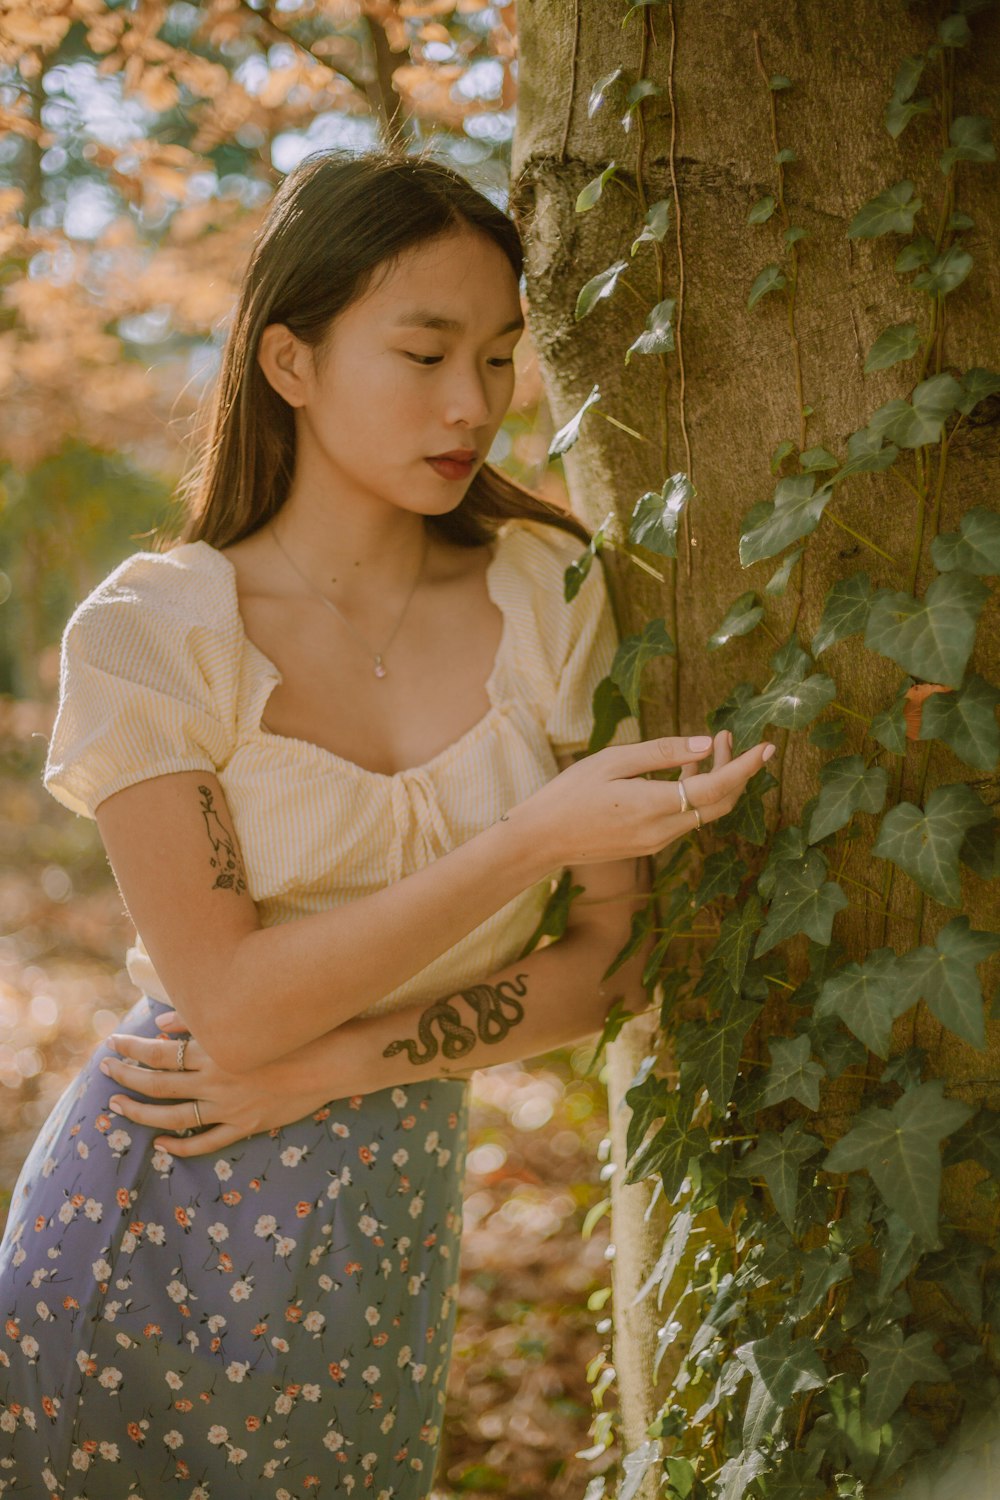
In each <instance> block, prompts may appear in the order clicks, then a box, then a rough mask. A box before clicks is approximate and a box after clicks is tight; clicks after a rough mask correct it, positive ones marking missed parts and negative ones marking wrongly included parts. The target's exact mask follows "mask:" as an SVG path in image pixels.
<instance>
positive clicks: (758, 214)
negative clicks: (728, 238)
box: [747, 193, 775, 224]
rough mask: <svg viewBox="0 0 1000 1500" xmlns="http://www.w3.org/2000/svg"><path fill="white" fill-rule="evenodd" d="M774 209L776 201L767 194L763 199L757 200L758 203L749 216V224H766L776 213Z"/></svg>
mask: <svg viewBox="0 0 1000 1500" xmlns="http://www.w3.org/2000/svg"><path fill="white" fill-rule="evenodd" d="M774 208H775V204H774V199H773V197H772V196H771V194H770V193H767V194H766V195H765V196H764V197H763V198H758V199H757V202H756V203H755V204H754V206H753V208H751V210H750V212H749V213H748V214H747V223H748V224H766V223H767V221H768V219H769V218H770V217H771V215H772V214H773V213H774Z"/></svg>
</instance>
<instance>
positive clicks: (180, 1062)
mask: <svg viewBox="0 0 1000 1500" xmlns="http://www.w3.org/2000/svg"><path fill="white" fill-rule="evenodd" d="M188 1041H189V1038H188V1037H186V1036H185V1037H181V1039H180V1041H179V1042H178V1043H177V1071H178V1072H179V1073H183V1072H184V1071H185V1068H184V1054H185V1052H186V1051H187V1044H188Z"/></svg>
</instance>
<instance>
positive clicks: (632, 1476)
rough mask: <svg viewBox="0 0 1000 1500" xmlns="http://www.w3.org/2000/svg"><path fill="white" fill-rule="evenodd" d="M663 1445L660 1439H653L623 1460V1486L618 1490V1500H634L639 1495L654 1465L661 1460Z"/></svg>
mask: <svg viewBox="0 0 1000 1500" xmlns="http://www.w3.org/2000/svg"><path fill="white" fill-rule="evenodd" d="M660 1449H661V1445H660V1442H659V1440H658V1439H656V1438H651V1439H650V1440H649V1441H648V1442H645V1443H643V1444H642V1446H641V1447H639V1448H635V1449H633V1451H632V1452H631V1453H627V1454H626V1455H625V1457H624V1459H623V1460H622V1469H623V1471H624V1473H623V1477H622V1482H621V1485H620V1486H619V1489H618V1497H617V1500H634V1497H635V1496H636V1495H637V1494H638V1493H639V1487H640V1485H641V1484H642V1481H643V1480H644V1479H645V1477H646V1475H647V1474H648V1472H649V1470H650V1469H651V1468H652V1467H653V1464H655V1463H658V1462H659V1459H660Z"/></svg>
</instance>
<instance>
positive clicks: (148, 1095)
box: [101, 1012, 325, 1156]
mask: <svg viewBox="0 0 1000 1500" xmlns="http://www.w3.org/2000/svg"><path fill="white" fill-rule="evenodd" d="M158 1024H159V1026H160V1029H161V1031H169V1032H171V1033H172V1034H173V1035H174V1039H173V1040H169V1041H162V1040H157V1039H154V1038H152V1037H141V1036H128V1035H125V1034H116V1035H114V1036H110V1037H109V1038H108V1040H107V1046H108V1047H109V1048H111V1049H112V1050H113V1051H114V1052H115V1053H117V1054H119V1055H118V1056H116V1057H110V1058H107V1059H105V1061H104V1062H102V1063H101V1070H102V1072H104V1073H106V1074H107V1076H108V1077H109V1078H112V1079H113V1080H114V1082H115V1083H117V1084H119V1085H120V1086H121V1087H122V1088H124V1089H130V1090H131V1091H132V1093H134V1094H141V1095H144V1096H145V1098H143V1099H133V1098H131V1097H130V1096H129V1095H128V1094H114V1095H112V1097H111V1099H110V1101H109V1106H110V1108H111V1109H112V1110H113V1112H114V1113H116V1114H121V1115H123V1116H124V1117H125V1119H127V1120H134V1121H135V1123H136V1124H137V1125H150V1126H152V1127H153V1129H155V1130H160V1131H163V1132H165V1134H164V1135H163V1136H158V1137H157V1138H156V1140H155V1141H154V1145H155V1146H156V1147H157V1148H158V1149H160V1150H165V1151H169V1152H170V1154H171V1155H172V1156H203V1155H205V1153H207V1152H210V1151H221V1150H222V1149H223V1148H224V1147H225V1146H231V1145H232V1144H233V1142H234V1141H240V1140H245V1139H246V1137H247V1136H251V1135H257V1134H259V1133H260V1132H262V1131H267V1130H274V1129H276V1128H278V1127H279V1126H281V1125H289V1124H291V1123H292V1122H293V1121H294V1120H301V1119H302V1117H303V1115H306V1114H308V1113H309V1112H310V1110H311V1109H316V1108H318V1107H319V1106H320V1104H322V1103H324V1102H325V1101H324V1100H322V1099H319V1100H313V1099H308V1098H305V1097H304V1096H303V1093H302V1088H301V1081H300V1080H299V1081H293V1079H292V1078H291V1076H290V1073H289V1070H288V1066H287V1059H284V1058H283V1059H279V1060H278V1061H277V1062H274V1063H266V1064H264V1065H263V1066H262V1067H258V1068H252V1069H250V1070H249V1071H248V1072H245V1073H227V1072H226V1071H225V1069H224V1068H220V1067H219V1065H218V1063H215V1062H213V1061H212V1059H211V1058H210V1057H209V1055H208V1053H207V1052H206V1051H205V1049H204V1048H203V1047H202V1046H200V1044H199V1043H198V1042H197V1041H196V1040H195V1039H194V1038H193V1037H192V1038H191V1040H190V1041H189V1042H188V1044H187V1047H186V1048H185V1052H184V1068H183V1071H180V1070H178V1068H177V1038H179V1037H180V1036H183V1035H185V1034H186V1031H187V1027H186V1026H185V1024H184V1022H183V1020H182V1019H181V1017H180V1016H177V1015H176V1013H174V1012H171V1013H169V1014H167V1015H163V1016H161V1017H160V1018H159V1023H158ZM142 1064H145V1066H142ZM172 1100H180V1101H184V1102H182V1103H171V1102H167V1101H172ZM195 1100H196V1101H197V1103H198V1110H199V1114H200V1116H201V1125H202V1127H203V1128H202V1129H201V1130H200V1131H199V1132H198V1134H196V1135H191V1136H184V1137H178V1136H173V1135H171V1134H169V1132H170V1131H181V1130H198V1119H197V1117H196V1115H195V1112H194V1102H193V1101H195ZM149 1101H154V1102H149ZM116 1105H117V1106H118V1108H117V1109H116V1108H115V1106H116Z"/></svg>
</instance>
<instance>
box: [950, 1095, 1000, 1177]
mask: <svg viewBox="0 0 1000 1500" xmlns="http://www.w3.org/2000/svg"><path fill="white" fill-rule="evenodd" d="M960 1161H975V1162H978V1163H979V1165H980V1166H981V1167H985V1168H986V1170H987V1172H989V1174H990V1176H991V1177H996V1178H997V1179H998V1180H1000V1110H995V1109H990V1108H989V1106H988V1105H986V1104H981V1105H980V1106H979V1108H978V1109H977V1110H976V1113H975V1114H974V1115H973V1116H972V1119H971V1120H970V1121H969V1122H968V1124H966V1125H963V1126H962V1128H961V1130H957V1131H956V1132H955V1134H954V1135H953V1136H952V1137H951V1139H950V1141H949V1142H948V1144H947V1146H946V1147H945V1149H944V1165H945V1166H946V1167H952V1166H955V1165H956V1163H957V1162H960Z"/></svg>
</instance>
